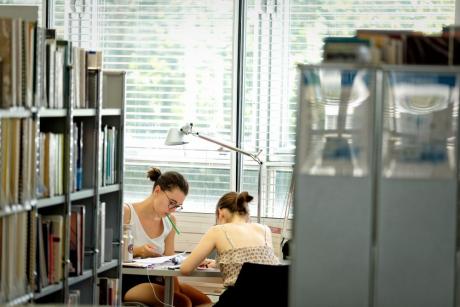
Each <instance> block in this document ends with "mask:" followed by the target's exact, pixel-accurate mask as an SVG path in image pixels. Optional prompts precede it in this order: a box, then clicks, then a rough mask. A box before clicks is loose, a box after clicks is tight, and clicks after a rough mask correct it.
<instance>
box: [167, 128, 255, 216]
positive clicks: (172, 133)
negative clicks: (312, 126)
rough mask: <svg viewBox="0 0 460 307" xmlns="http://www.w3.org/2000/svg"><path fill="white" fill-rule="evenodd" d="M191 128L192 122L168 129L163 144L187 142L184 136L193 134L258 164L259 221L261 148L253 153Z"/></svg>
mask: <svg viewBox="0 0 460 307" xmlns="http://www.w3.org/2000/svg"><path fill="white" fill-rule="evenodd" d="M192 128H193V123H189V124H186V125H185V126H183V127H182V128H180V129H175V128H171V129H169V131H168V135H167V136H166V140H165V145H183V144H187V143H188V142H186V141H185V140H184V136H186V135H193V136H196V137H199V138H200V139H203V140H206V141H208V142H211V143H214V144H217V145H220V146H222V147H224V148H227V149H230V150H233V151H236V152H239V153H240V154H243V155H245V156H248V157H251V158H252V159H253V160H254V161H256V162H257V164H259V176H258V183H257V223H260V216H261V208H262V207H261V206H262V201H261V194H262V164H263V162H262V160H260V158H259V154H260V153H261V152H262V150H259V151H258V152H257V153H255V154H253V153H250V152H247V151H244V150H242V149H241V148H238V147H235V146H232V145H228V144H225V143H222V142H220V141H216V140H214V139H211V138H209V137H207V136H204V135H202V134H200V133H198V132H196V131H193V130H192Z"/></svg>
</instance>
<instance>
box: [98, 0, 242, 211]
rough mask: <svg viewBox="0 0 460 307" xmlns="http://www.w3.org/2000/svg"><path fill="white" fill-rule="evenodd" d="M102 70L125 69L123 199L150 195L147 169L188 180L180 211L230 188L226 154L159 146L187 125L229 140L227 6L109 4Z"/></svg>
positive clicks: (207, 147)
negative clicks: (173, 173)
mask: <svg viewBox="0 0 460 307" xmlns="http://www.w3.org/2000/svg"><path fill="white" fill-rule="evenodd" d="M102 18H103V23H102V29H103V35H102V37H103V40H102V46H101V47H102V49H103V50H104V68H106V69H120V70H125V71H127V88H126V94H127V109H126V111H127V112H126V114H127V117H126V147H125V150H126V151H125V157H126V160H125V183H126V185H125V191H126V192H125V200H126V201H138V200H141V199H143V198H144V197H146V196H147V195H148V193H150V192H151V189H152V183H151V182H149V181H148V180H147V178H146V171H147V169H148V168H149V167H151V166H156V167H159V168H160V169H161V170H162V171H168V170H176V171H179V172H181V173H182V174H184V175H185V176H186V177H187V179H188V180H189V182H190V186H191V189H190V194H189V197H188V198H187V201H186V203H185V206H184V209H185V210H189V211H204V212H211V211H213V210H214V206H215V203H216V200H217V198H218V197H219V196H220V195H222V194H223V193H224V192H226V191H228V190H229V189H230V186H231V182H230V178H231V176H230V175H231V163H230V162H231V160H230V157H231V156H230V154H229V153H228V152H221V151H217V150H216V149H218V148H217V146H214V145H212V144H210V143H205V142H203V141H200V140H199V139H191V140H190V143H189V144H187V145H184V146H179V147H171V146H165V145H164V140H165V137H166V134H167V131H168V129H169V128H179V127H180V126H182V125H184V124H185V123H187V122H192V123H193V124H194V127H195V128H196V129H197V130H198V131H201V132H203V133H208V134H209V135H210V136H213V137H215V138H217V139H219V140H225V141H227V142H232V126H233V124H232V108H233V88H232V78H233V21H234V12H233V2H232V1H225V0H222V1H217V0H212V1H201V0H197V1H172V0H163V1H153V0H150V1H141V0H138V1H136V0H134V1H129V2H127V1H125V0H107V1H106V2H105V5H104V8H103V13H102Z"/></svg>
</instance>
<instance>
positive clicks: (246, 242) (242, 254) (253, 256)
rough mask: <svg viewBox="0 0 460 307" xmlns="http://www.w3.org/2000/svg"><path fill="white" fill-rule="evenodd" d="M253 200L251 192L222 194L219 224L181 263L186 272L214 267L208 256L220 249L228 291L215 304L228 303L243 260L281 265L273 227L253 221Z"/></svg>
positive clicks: (219, 206)
mask: <svg viewBox="0 0 460 307" xmlns="http://www.w3.org/2000/svg"><path fill="white" fill-rule="evenodd" d="M252 199H253V197H252V196H250V195H249V194H248V192H241V193H236V192H230V193H227V194H225V195H224V196H222V197H221V198H220V199H219V201H218V203H217V208H216V219H217V225H216V226H213V227H211V229H209V230H208V232H207V233H206V234H205V235H204V236H203V238H202V239H201V241H200V243H198V245H197V246H196V248H195V249H194V250H193V252H192V253H191V254H190V256H188V257H187V258H186V259H185V261H184V262H183V263H182V265H181V272H182V274H184V275H187V274H190V272H192V271H193V270H194V269H195V268H196V267H198V266H200V265H201V266H203V265H205V266H209V265H211V266H212V265H213V263H212V261H210V260H206V257H207V256H208V255H209V254H210V253H211V252H212V251H213V250H214V249H216V250H217V259H216V263H215V264H216V265H218V266H219V268H220V271H221V272H222V275H223V279H224V286H226V287H227V290H226V291H225V292H224V293H223V294H222V295H221V297H220V299H219V302H218V303H217V304H216V305H215V306H219V305H220V304H224V302H225V300H226V298H227V297H229V296H230V295H231V292H232V286H233V285H234V284H235V281H236V279H237V277H238V274H239V272H240V270H241V267H242V265H243V263H245V262H252V263H259V264H272V265H273V264H279V260H278V258H277V257H276V255H275V253H274V251H273V246H272V237H271V232H270V229H269V228H268V227H267V226H265V225H261V224H257V223H250V222H249V209H248V203H249V202H250V201H251V200H252Z"/></svg>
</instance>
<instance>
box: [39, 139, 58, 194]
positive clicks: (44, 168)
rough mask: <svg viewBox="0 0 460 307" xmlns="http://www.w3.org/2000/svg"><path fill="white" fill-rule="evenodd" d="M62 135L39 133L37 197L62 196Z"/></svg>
mask: <svg viewBox="0 0 460 307" xmlns="http://www.w3.org/2000/svg"><path fill="white" fill-rule="evenodd" d="M64 147H65V144H64V134H62V133H52V132H40V146H39V157H40V164H39V171H38V174H39V178H40V180H39V195H38V196H39V197H52V196H56V195H62V194H64V185H63V182H64V151H65V150H64V149H65V148H64Z"/></svg>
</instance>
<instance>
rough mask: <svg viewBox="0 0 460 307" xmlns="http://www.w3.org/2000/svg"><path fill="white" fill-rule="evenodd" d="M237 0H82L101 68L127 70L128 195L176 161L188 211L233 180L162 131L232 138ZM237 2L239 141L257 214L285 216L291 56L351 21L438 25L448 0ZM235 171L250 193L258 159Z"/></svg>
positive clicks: (313, 56)
mask: <svg viewBox="0 0 460 307" xmlns="http://www.w3.org/2000/svg"><path fill="white" fill-rule="evenodd" d="M235 1H236V0H235ZM235 1H232V0H205V1H200V0H186V1H178V0H171V1H169V0H130V1H124V0H93V1H88V3H89V2H91V3H98V5H97V13H96V14H93V16H98V17H99V18H100V20H99V21H97V22H98V23H97V24H98V25H100V28H101V33H100V35H99V37H100V39H101V41H100V47H101V48H102V49H103V51H104V68H105V69H120V70H126V71H127V127H126V155H125V157H126V166H125V184H126V186H125V201H135V200H139V199H142V198H144V197H145V196H147V194H148V193H149V192H150V191H151V188H152V184H151V183H150V182H148V180H147V178H146V176H145V172H146V170H147V169H148V168H149V167H150V166H157V167H160V169H162V170H163V171H167V170H170V169H174V170H177V171H180V172H182V173H183V174H184V175H185V176H186V177H187V178H188V179H189V181H190V185H191V190H190V196H189V197H188V198H187V200H186V203H185V206H184V210H185V211H198V212H213V211H214V206H215V203H216V200H217V199H218V197H220V196H221V195H222V194H223V193H225V192H227V191H228V190H229V189H232V186H233V185H234V184H233V182H232V180H231V178H233V177H234V176H236V171H235V170H234V168H233V166H232V165H233V164H232V163H231V162H232V160H231V154H230V153H229V152H227V151H219V150H216V149H218V147H217V146H215V145H213V144H211V143H207V142H205V141H201V140H199V139H192V140H190V141H191V142H190V143H189V144H187V145H185V146H180V147H166V146H165V145H164V138H165V136H166V133H167V131H168V129H169V128H172V127H176V128H177V127H180V126H182V125H183V124H185V123H186V122H193V123H194V125H195V127H196V129H197V131H200V132H202V133H204V134H207V135H209V136H211V137H214V138H215V139H218V140H222V141H226V142H228V143H231V144H234V143H235V135H234V134H233V131H235V126H234V125H235V123H236V122H237V121H236V119H235V118H233V114H234V108H235V105H234V101H235V97H233V93H234V90H235V89H234V88H233V74H234V63H235V59H234V58H233V55H234V53H233V52H234V48H235V46H234V45H233V42H234V37H235V36H234V33H235V32H234V31H235V16H236V15H237V14H238V12H235V8H236V6H235V5H234V2H235ZM41 2H42V1H41V0H0V3H14V4H37V3H38V4H41ZM76 2H79V1H78V0H77V1H76ZM64 3H65V1H64V0H57V1H56V3H55V21H56V26H57V27H59V28H60V33H63V30H62V27H64V26H65V25H66V22H65V18H66V14H65V7H64ZM85 3H86V2H85ZM246 3H247V9H246V11H247V19H246V31H245V34H246V50H245V53H244V58H245V59H244V68H245V74H244V82H245V83H244V89H243V93H244V103H243V118H242V122H243V127H242V135H243V139H242V145H241V147H242V148H243V149H245V150H246V151H251V152H256V151H257V150H258V149H262V150H263V151H262V154H261V158H262V160H263V161H264V162H265V163H264V166H263V172H262V173H263V179H262V180H263V185H262V186H263V191H262V192H263V194H262V204H263V211H262V213H263V216H267V217H283V215H284V210H283V206H284V203H285V201H286V198H287V191H288V190H289V186H290V180H291V173H292V165H293V163H294V150H295V125H296V109H297V71H296V63H319V62H320V61H321V53H322V42H323V38H324V37H326V36H349V35H353V34H354V31H355V30H356V29H358V28H364V29H366V28H369V29H402V30H419V31H424V32H438V31H440V29H441V27H442V26H443V25H447V24H452V23H453V22H454V12H455V0H430V1H419V0H405V1H390V0H375V1H369V0H350V1H343V0H314V1H313V0H247V1H246ZM68 17H69V15H67V18H68ZM72 18H76V19H77V21H78V18H81V19H82V21H83V24H84V26H86V25H87V24H88V23H89V24H91V23H90V22H94V21H89V20H88V16H87V15H84V16H83V15H82V14H80V15H78V14H77V15H75V14H74V15H72ZM85 22H86V23H85ZM67 24H70V22H67ZM90 29H91V27H87V26H86V30H87V31H88V30H90ZM68 33H70V32H68ZM84 39H85V38H82V40H84ZM243 170H244V172H243V174H242V175H243V176H242V185H241V189H242V190H247V191H249V192H250V193H251V194H252V195H254V196H256V195H257V175H258V166H257V164H256V163H255V162H254V161H252V160H251V159H250V158H247V157H244V158H243ZM255 203H256V202H254V205H253V206H252V207H251V212H252V213H253V214H255V212H256V208H255V206H256V205H255Z"/></svg>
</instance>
